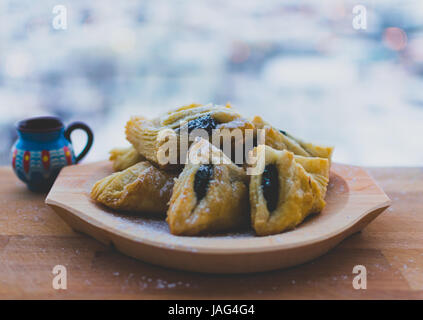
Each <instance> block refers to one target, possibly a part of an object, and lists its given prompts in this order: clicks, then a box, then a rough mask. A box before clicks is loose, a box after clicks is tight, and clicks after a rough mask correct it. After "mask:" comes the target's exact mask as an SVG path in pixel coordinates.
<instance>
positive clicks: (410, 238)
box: [0, 167, 423, 299]
mask: <svg viewBox="0 0 423 320" xmlns="http://www.w3.org/2000/svg"><path fill="white" fill-rule="evenodd" d="M368 171H369V172H370V174H371V175H372V176H373V177H374V178H375V179H376V180H377V181H378V183H379V184H380V186H381V187H382V188H383V189H384V190H385V192H386V193H387V194H388V196H389V197H390V198H391V200H392V206H391V207H390V208H388V209H387V210H386V211H385V212H384V213H382V215H381V216H379V217H378V218H377V219H376V220H375V221H373V222H372V223H371V224H370V225H369V226H368V227H367V228H366V229H365V230H364V231H363V232H361V233H359V234H355V235H353V236H352V237H350V238H348V239H346V240H345V241H344V242H342V243H341V244H340V245H339V246H338V247H336V248H335V249H334V250H332V251H330V252H329V253H328V254H326V255H324V256H322V257H320V258H318V259H316V260H314V261H312V262H310V263H306V264H304V265H301V266H298V267H295V268H290V269H285V270H280V271H274V272H267V273H262V274H252V275H235V276H234V275H231V276H225V275H203V274H195V273H188V272H181V271H174V270H168V269H164V268H161V267H156V266H152V265H149V264H146V263H143V262H140V261H137V260H135V259H132V258H129V257H126V256H124V255H122V254H120V253H119V252H117V251H116V250H114V249H113V248H112V247H106V246H104V245H102V244H100V243H99V242H97V241H95V240H93V239H91V238H89V237H87V236H85V235H82V234H78V233H75V232H74V231H72V230H71V229H70V228H69V227H68V226H67V225H66V224H65V223H64V222H63V221H62V220H61V219H60V218H59V217H58V216H57V215H56V214H55V213H54V212H53V210H51V209H50V208H48V207H47V206H46V205H44V198H45V195H43V194H34V193H31V192H29V191H27V190H26V187H25V186H24V185H23V184H22V183H21V182H20V181H18V180H17V178H16V177H15V176H14V174H13V173H12V171H11V169H9V168H6V167H4V168H0V181H1V183H0V205H1V211H0V298H1V299H16V298H18V299H34V298H35V299H49V298H54V299H78V298H79V299H207V298H216V299H392V298H393V299H423V168H371V169H368ZM55 265H64V266H65V267H66V268H67V289H66V290H55V289H53V286H52V280H53V278H54V274H53V273H52V269H53V267H54V266H55ZM355 265H364V266H365V267H366V269H367V289H366V290H355V289H354V288H353V286H352V281H353V278H354V276H356V275H355V274H353V273H352V270H353V268H354V266H355Z"/></svg>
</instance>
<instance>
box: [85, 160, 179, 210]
mask: <svg viewBox="0 0 423 320" xmlns="http://www.w3.org/2000/svg"><path fill="white" fill-rule="evenodd" d="M175 177H176V175H175V174H172V173H169V172H165V171H162V170H160V169H158V168H156V167H154V166H153V165H152V164H151V163H150V162H148V161H142V162H139V163H137V164H135V165H133V166H131V167H129V168H127V169H125V170H123V171H120V172H115V173H113V174H112V175H110V176H108V177H105V178H104V179H101V180H100V181H98V182H97V183H95V184H94V186H93V188H92V190H91V198H92V199H94V200H96V201H98V202H100V203H102V204H104V205H106V206H107V207H110V208H112V209H117V210H123V211H133V212H155V213H159V212H161V213H165V212H166V210H167V208H168V202H169V199H170V197H171V194H172V188H173V184H174V178H175Z"/></svg>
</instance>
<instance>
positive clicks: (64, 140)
mask: <svg viewBox="0 0 423 320" xmlns="http://www.w3.org/2000/svg"><path fill="white" fill-rule="evenodd" d="M16 129H17V131H18V140H17V141H16V143H15V144H14V145H13V147H12V166H13V169H14V171H15V173H16V175H17V176H18V177H19V179H21V180H22V181H23V182H25V183H26V184H27V186H28V188H29V189H30V190H32V191H37V192H44V191H48V190H49V189H50V187H51V186H52V184H53V182H54V180H55V179H56V177H57V175H58V174H59V172H60V169H61V168H63V167H64V166H67V165H70V164H75V163H78V162H79V161H80V160H81V159H82V158H83V157H84V156H85V155H86V154H87V153H88V151H89V149H90V148H91V146H92V143H93V133H92V131H91V129H90V128H89V127H88V126H87V125H86V124H84V123H82V122H73V123H71V124H70V125H69V126H68V127H67V128H66V129H65V127H64V125H63V123H62V121H61V120H60V119H59V118H56V117H37V118H30V119H26V120H22V121H19V122H18V123H17V124H16ZM76 129H81V130H84V131H85V132H86V134H87V137H88V139H87V144H86V146H85V147H84V149H83V150H82V151H81V153H80V154H79V155H77V156H75V154H74V152H73V148H72V142H71V140H70V135H71V132H72V131H73V130H76Z"/></svg>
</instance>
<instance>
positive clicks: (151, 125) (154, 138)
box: [126, 104, 254, 167]
mask: <svg viewBox="0 0 423 320" xmlns="http://www.w3.org/2000/svg"><path fill="white" fill-rule="evenodd" d="M253 128H254V126H253V124H252V123H251V122H250V121H248V120H247V119H245V118H243V117H242V116H241V115H240V114H239V113H237V112H236V111H235V110H234V109H232V107H231V106H230V105H226V106H218V105H212V104H208V105H199V104H191V105H188V106H183V107H180V108H178V109H176V110H173V111H170V112H168V113H165V114H164V115H162V116H161V117H159V118H156V119H153V120H146V119H145V118H141V117H132V118H131V119H130V120H129V121H128V123H127V124H126V138H127V140H128V141H129V142H131V143H132V145H133V146H134V148H135V149H136V150H137V151H138V152H139V153H140V154H141V155H143V156H144V157H146V158H147V159H148V160H149V161H152V162H154V163H156V164H158V165H159V166H162V167H167V166H168V162H166V161H163V160H162V159H161V158H160V153H159V150H160V147H161V146H163V144H164V143H165V142H167V141H168V140H167V139H166V138H164V137H166V136H168V135H172V134H173V135H174V137H175V141H176V144H177V150H178V151H177V155H181V154H182V155H183V156H185V155H186V153H187V151H188V148H189V144H191V142H189V143H188V144H187V145H182V144H181V142H180V141H181V139H180V137H181V134H182V133H183V132H185V133H187V134H193V135H195V134H196V132H193V131H194V130H195V129H202V130H205V132H206V133H207V134H208V138H209V142H213V137H212V133H213V131H212V130H213V129H220V130H223V129H227V130H226V132H232V130H234V129H240V130H241V132H244V130H245V129H253ZM203 138H207V137H203ZM235 138H236V137H235ZM243 139H244V137H243V136H242V135H241V137H239V138H238V140H236V139H234V141H233V143H234V144H235V143H243ZM183 147H184V148H185V149H182V151H181V148H183ZM182 160H183V159H180V158H179V157H178V159H177V160H176V162H177V163H186V162H185V161H182Z"/></svg>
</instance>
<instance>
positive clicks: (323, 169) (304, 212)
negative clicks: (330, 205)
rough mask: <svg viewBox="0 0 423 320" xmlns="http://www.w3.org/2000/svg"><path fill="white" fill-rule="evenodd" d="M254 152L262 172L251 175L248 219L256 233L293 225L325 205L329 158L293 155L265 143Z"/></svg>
mask: <svg viewBox="0 0 423 320" xmlns="http://www.w3.org/2000/svg"><path fill="white" fill-rule="evenodd" d="M254 152H255V153H256V157H257V165H258V166H261V170H259V171H258V172H262V173H261V174H258V175H253V176H251V178H250V191H249V193H250V206H251V223H252V226H253V228H254V230H255V231H256V233H257V234H258V235H270V234H275V233H280V232H282V231H285V230H288V229H292V228H294V227H295V226H297V225H298V224H300V223H301V222H302V221H303V220H304V219H305V218H306V217H307V216H308V215H309V214H311V213H315V212H320V211H321V210H322V209H323V208H324V206H325V201H324V197H325V194H326V188H327V184H328V181H329V160H328V159H324V158H309V157H303V156H294V154H293V153H292V152H289V151H287V150H282V151H278V150H275V149H273V148H271V147H269V146H265V145H260V146H258V147H257V148H255V149H254ZM259 169H260V168H259Z"/></svg>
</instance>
